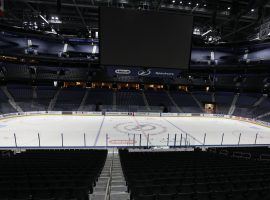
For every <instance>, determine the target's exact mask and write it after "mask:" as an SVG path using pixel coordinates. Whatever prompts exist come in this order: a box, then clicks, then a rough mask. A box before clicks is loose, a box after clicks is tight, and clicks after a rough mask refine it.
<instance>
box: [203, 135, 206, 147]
mask: <svg viewBox="0 0 270 200" xmlns="http://www.w3.org/2000/svg"><path fill="white" fill-rule="evenodd" d="M205 139H206V133H205V134H204V137H203V146H204V145H205Z"/></svg>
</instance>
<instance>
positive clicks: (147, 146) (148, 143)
mask: <svg viewBox="0 0 270 200" xmlns="http://www.w3.org/2000/svg"><path fill="white" fill-rule="evenodd" d="M148 144H149V134H148V135H147V148H148Z"/></svg>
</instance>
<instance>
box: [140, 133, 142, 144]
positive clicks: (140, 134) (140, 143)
mask: <svg viewBox="0 0 270 200" xmlns="http://www.w3.org/2000/svg"><path fill="white" fill-rule="evenodd" d="M140 146H142V134H140Z"/></svg>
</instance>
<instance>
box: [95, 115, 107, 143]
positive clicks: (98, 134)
mask: <svg viewBox="0 0 270 200" xmlns="http://www.w3.org/2000/svg"><path fill="white" fill-rule="evenodd" d="M104 120H105V116H103V119H102V122H101V125H100V127H99V130H98V133H97V136H96V139H95V143H94V146H96V145H97V141H98V138H99V136H100V133H101V129H102V126H103V123H104Z"/></svg>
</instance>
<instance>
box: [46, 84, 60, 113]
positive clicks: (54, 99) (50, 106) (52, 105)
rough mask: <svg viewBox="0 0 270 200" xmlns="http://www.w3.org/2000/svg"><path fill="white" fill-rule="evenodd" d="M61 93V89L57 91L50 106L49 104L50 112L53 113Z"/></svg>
mask: <svg viewBox="0 0 270 200" xmlns="http://www.w3.org/2000/svg"><path fill="white" fill-rule="evenodd" d="M60 91H61V88H59V89H58V90H57V91H56V93H55V95H54V97H53V98H52V99H51V101H50V104H49V106H48V111H52V110H53V108H54V106H55V104H56V101H57V98H58V95H59V93H60Z"/></svg>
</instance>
